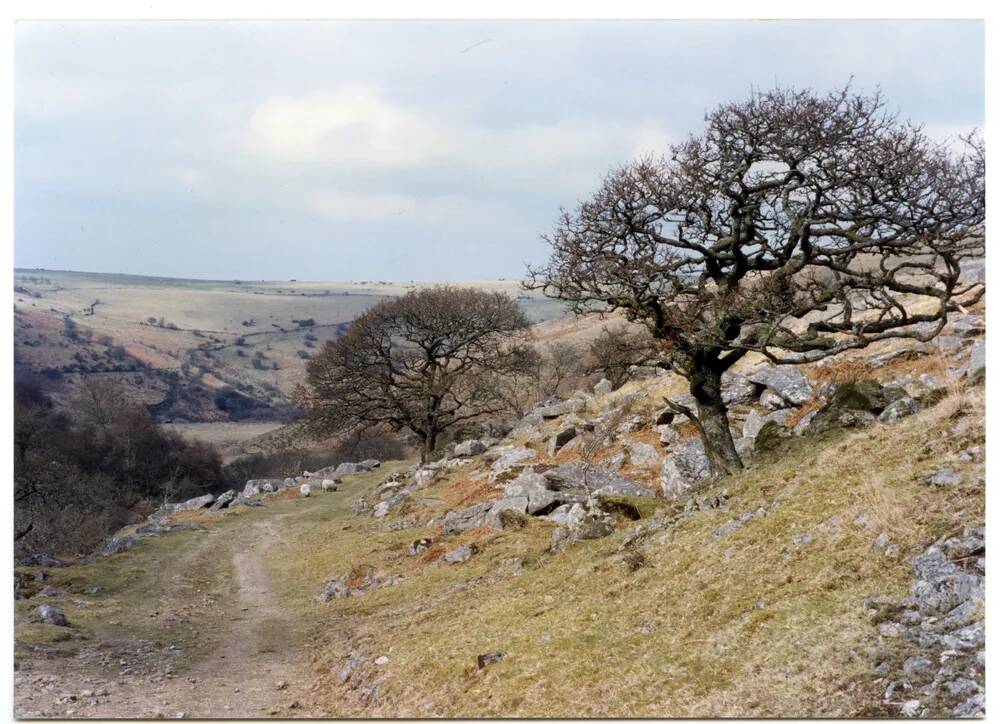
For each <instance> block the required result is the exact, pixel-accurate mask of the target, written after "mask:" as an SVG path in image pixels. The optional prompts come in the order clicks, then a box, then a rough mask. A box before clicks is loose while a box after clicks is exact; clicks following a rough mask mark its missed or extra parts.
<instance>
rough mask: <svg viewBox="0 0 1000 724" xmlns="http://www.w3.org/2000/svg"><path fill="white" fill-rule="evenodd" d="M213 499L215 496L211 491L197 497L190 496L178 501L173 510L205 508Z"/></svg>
mask: <svg viewBox="0 0 1000 724" xmlns="http://www.w3.org/2000/svg"><path fill="white" fill-rule="evenodd" d="M214 500H215V496H214V495H212V494H211V493H206V494H205V495H199V496H198V497H197V498H191V499H190V500H185V501H184V502H183V503H178V504H177V505H176V506H175V507H174V511H175V512H176V511H179V510H198V509H199V508H205V507H207V506H209V505H211V504H212V501H214Z"/></svg>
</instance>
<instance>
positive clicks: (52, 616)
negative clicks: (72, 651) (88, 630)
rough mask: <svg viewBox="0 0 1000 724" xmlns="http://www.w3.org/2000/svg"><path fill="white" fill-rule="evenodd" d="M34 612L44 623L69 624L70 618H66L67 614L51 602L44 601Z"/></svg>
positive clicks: (54, 624)
mask: <svg viewBox="0 0 1000 724" xmlns="http://www.w3.org/2000/svg"><path fill="white" fill-rule="evenodd" d="M34 613H35V616H36V617H37V618H38V620H40V621H41V622H42V623H48V624H51V625H53V626H69V619H68V618H66V614H64V613H63V612H62V609H60V608H58V607H56V606H53V605H51V604H48V603H43V604H42V605H41V606H38V607H37V608H36V609H35V611H34Z"/></svg>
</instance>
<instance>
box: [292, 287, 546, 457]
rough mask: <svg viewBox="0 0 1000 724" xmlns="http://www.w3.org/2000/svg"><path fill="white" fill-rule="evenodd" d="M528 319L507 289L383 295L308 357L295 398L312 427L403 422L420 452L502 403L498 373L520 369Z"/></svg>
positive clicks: (326, 430)
mask: <svg viewBox="0 0 1000 724" xmlns="http://www.w3.org/2000/svg"><path fill="white" fill-rule="evenodd" d="M528 326H529V322H528V319H527V318H526V317H525V315H524V313H523V312H522V311H521V309H520V307H518V305H517V303H516V302H515V301H514V300H513V299H512V298H510V297H509V296H508V295H506V294H501V293H488V292H484V291H481V290H477V289H472V288H456V287H450V286H439V287H434V288H429V289H421V290H417V291H413V292H410V293H408V294H406V295H405V296H402V297H399V298H397V299H390V300H385V301H383V302H380V303H379V304H377V305H376V306H374V307H372V308H371V309H370V310H368V311H367V312H365V313H364V314H362V315H361V316H360V317H358V318H357V319H356V320H354V322H353V323H352V324H351V326H350V328H349V329H348V331H347V333H346V334H345V335H344V336H342V337H340V338H338V339H337V340H336V341H335V342H333V343H332V344H330V345H328V346H327V347H326V348H325V349H324V350H323V351H322V352H320V353H318V354H317V355H316V356H315V357H313V359H312V360H311V361H310V362H309V364H308V366H307V383H306V386H305V387H302V388H300V390H299V393H298V398H299V401H300V402H301V404H302V405H303V408H304V410H305V413H306V420H307V422H308V423H309V424H310V426H311V427H312V428H313V429H314V431H315V432H317V433H318V434H326V435H329V434H333V433H347V432H354V431H357V430H359V429H365V428H368V429H370V428H373V427H377V426H384V427H386V428H388V429H391V430H397V431H398V430H404V429H405V430H410V431H412V432H413V433H415V434H416V435H417V436H418V437H419V438H420V440H421V443H422V457H423V459H424V460H425V461H426V460H427V459H428V457H429V456H430V455H431V453H433V451H434V449H435V446H436V444H437V440H438V436H439V435H440V434H441V433H442V432H444V431H445V430H447V429H449V428H450V427H452V426H453V425H456V424H459V423H463V422H470V421H473V420H476V419H479V418H482V417H484V416H488V415H494V414H498V413H502V412H504V411H505V410H506V402H505V400H504V398H503V396H502V395H501V394H499V391H498V388H499V385H498V384H496V379H497V378H498V377H506V376H511V375H516V374H519V373H521V372H523V371H524V369H525V367H526V365H527V364H528V362H529V361H530V358H531V354H532V353H531V350H530V349H529V348H528V347H527V345H526V343H525V340H523V339H522V333H524V332H525V331H526V330H527V328H528Z"/></svg>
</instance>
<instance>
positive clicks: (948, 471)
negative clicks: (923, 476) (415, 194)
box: [926, 468, 962, 488]
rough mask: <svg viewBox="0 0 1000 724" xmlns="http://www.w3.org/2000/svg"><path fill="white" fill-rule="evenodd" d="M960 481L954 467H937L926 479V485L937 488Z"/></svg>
mask: <svg viewBox="0 0 1000 724" xmlns="http://www.w3.org/2000/svg"><path fill="white" fill-rule="evenodd" d="M960 482H962V476H961V475H959V474H958V473H957V472H955V469H954V468H939V469H938V470H937V471H936V472H935V473H934V474H933V475H931V476H930V477H929V478H927V480H926V483H927V485H933V486H934V487H938V488H944V487H951V486H953V485H958V484H959V483H960Z"/></svg>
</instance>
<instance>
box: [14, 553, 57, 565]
mask: <svg viewBox="0 0 1000 724" xmlns="http://www.w3.org/2000/svg"><path fill="white" fill-rule="evenodd" d="M14 565H15V566H18V567H21V566H25V567H27V566H36V567H38V568H65V567H66V566H68V565H69V563H67V562H66V561H61V560H59V559H58V558H56V557H55V556H51V555H49V554H48V553H24V554H22V555H19V556H15V558H14Z"/></svg>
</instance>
